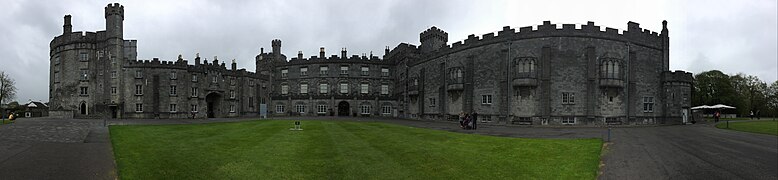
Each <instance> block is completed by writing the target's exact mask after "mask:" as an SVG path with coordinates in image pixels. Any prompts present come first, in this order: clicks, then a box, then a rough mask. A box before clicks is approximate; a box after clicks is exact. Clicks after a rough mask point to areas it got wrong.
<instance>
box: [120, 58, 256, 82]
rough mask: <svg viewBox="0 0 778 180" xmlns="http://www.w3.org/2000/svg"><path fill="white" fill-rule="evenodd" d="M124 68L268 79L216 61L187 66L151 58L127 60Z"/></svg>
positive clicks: (186, 64) (183, 62)
mask: <svg viewBox="0 0 778 180" xmlns="http://www.w3.org/2000/svg"><path fill="white" fill-rule="evenodd" d="M125 68H143V69H178V70H187V71H190V72H205V71H220V72H222V73H224V75H229V76H236V77H244V76H245V77H254V78H259V79H268V78H267V77H266V76H264V75H259V74H257V73H255V72H250V71H247V70H246V69H234V70H233V69H229V68H227V67H226V64H224V63H221V64H219V63H218V61H214V62H213V63H209V62H207V61H205V62H204V63H202V64H194V65H191V64H189V61H187V60H184V59H179V60H176V61H164V60H160V59H159V58H153V59H151V60H129V61H127V65H125Z"/></svg>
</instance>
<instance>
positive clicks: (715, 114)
mask: <svg viewBox="0 0 778 180" xmlns="http://www.w3.org/2000/svg"><path fill="white" fill-rule="evenodd" d="M720 117H721V112H719V111H716V113H714V114H713V118H715V119H716V122H719V118H720Z"/></svg>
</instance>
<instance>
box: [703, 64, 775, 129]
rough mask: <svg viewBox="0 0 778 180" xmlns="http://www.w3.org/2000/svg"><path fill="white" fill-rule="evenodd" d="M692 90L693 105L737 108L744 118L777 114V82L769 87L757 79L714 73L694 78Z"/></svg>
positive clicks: (748, 76)
mask: <svg viewBox="0 0 778 180" xmlns="http://www.w3.org/2000/svg"><path fill="white" fill-rule="evenodd" d="M692 91H693V92H692V94H693V96H692V106H700V105H709V106H710V105H716V104H725V105H729V106H734V107H736V108H737V109H736V110H734V111H735V112H737V114H738V115H739V116H741V117H748V116H749V115H751V112H753V113H754V115H759V116H763V117H766V116H772V117H775V116H777V115H778V80H776V81H775V82H772V83H770V84H769V85H768V84H767V83H765V82H764V81H762V80H760V79H759V78H758V77H756V76H752V75H747V74H743V73H737V74H735V75H734V76H729V75H727V74H724V73H723V72H721V71H719V70H711V71H706V72H702V73H699V74H696V75H694V88H693V90H692Z"/></svg>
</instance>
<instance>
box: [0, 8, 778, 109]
mask: <svg viewBox="0 0 778 180" xmlns="http://www.w3.org/2000/svg"><path fill="white" fill-rule="evenodd" d="M113 2H119V3H121V4H123V5H124V6H125V21H124V37H125V39H137V40H138V58H139V59H150V58H153V57H159V58H161V59H163V60H172V59H174V58H176V57H177V56H178V54H183V56H184V58H185V59H193V58H194V55H195V53H198V52H199V53H200V54H201V56H203V57H208V58H209V59H212V57H213V56H219V60H222V61H227V60H231V59H236V60H237V62H238V67H242V68H246V69H248V70H250V71H254V68H255V66H254V56H255V55H257V54H258V53H259V48H260V47H264V48H265V49H266V51H270V50H269V49H270V41H271V40H272V39H275V38H278V39H281V40H282V41H283V46H282V52H283V53H285V54H287V56H289V57H293V56H296V53H297V51H300V50H301V51H303V53H304V55H305V57H309V56H311V55H318V49H319V47H321V46H324V47H325V48H326V51H327V55H328V56H329V55H331V54H339V50H340V48H342V47H346V48H348V51H349V54H350V55H351V54H361V53H370V51H372V52H373V53H374V54H375V55H377V56H382V55H383V52H384V47H385V46H390V47H395V46H396V45H397V44H398V43H401V42H408V43H411V44H417V45H418V44H419V33H420V32H421V31H423V30H425V29H427V28H429V27H430V26H437V27H439V28H441V29H443V30H445V31H447V32H448V33H449V44H451V43H453V42H456V41H460V40H464V39H466V38H467V35H469V34H475V35H478V36H480V35H482V34H486V33H490V32H496V31H499V30H501V29H502V26H511V27H513V28H516V29H518V27H523V26H535V25H538V24H541V23H542V21H544V20H550V21H551V22H552V23H555V24H562V23H570V24H585V23H586V22H587V21H594V22H595V23H596V24H597V25H599V26H603V28H604V27H612V28H617V29H620V30H623V29H626V26H627V22H628V21H634V22H637V23H640V26H641V27H642V28H645V29H649V30H652V31H661V29H662V27H661V26H662V25H661V21H662V20H667V21H668V22H669V23H668V29H669V30H670V39H671V42H670V56H671V57H670V69H680V70H687V71H691V72H694V73H699V72H702V71H706V70H711V69H719V70H722V71H724V72H725V73H728V74H735V73H738V72H743V73H746V74H750V75H757V76H759V78H760V79H762V80H764V81H766V82H768V83H770V82H773V81H775V80H776V78H778V54H777V51H776V50H778V36H776V34H778V19H777V17H778V15H777V14H776V12H777V10H776V4H777V3H776V1H775V0H743V1H720V0H714V1H709V0H700V1H669V0H668V1H656V2H655V1H623V0H614V1H576V0H571V1H549V2H547V1H462V0H441V1H430V0H423V1H418V0H386V1H364V0H353V1H308V0H278V1H218V0H213V1H208V0H193V1H161V0H155V1H138V0H133V1H92V0H81V1H61V0H40V1H38V0H35V1H28V0H0V3H2V5H1V6H0V22H2V23H3V25H2V26H0V71H6V72H8V73H10V74H11V76H12V77H14V79H16V81H17V88H18V89H19V92H18V93H17V96H18V97H17V100H19V101H27V100H28V99H33V100H43V101H44V102H45V101H48V79H49V78H48V75H49V73H48V59H49V58H48V56H49V54H48V51H49V47H48V45H49V42H50V41H51V39H52V38H54V37H55V36H57V35H60V34H61V33H62V17H63V16H64V15H65V14H71V15H73V30H74V31H99V30H104V29H105V19H104V14H103V7H105V5H107V4H108V3H113ZM560 26H561V25H560Z"/></svg>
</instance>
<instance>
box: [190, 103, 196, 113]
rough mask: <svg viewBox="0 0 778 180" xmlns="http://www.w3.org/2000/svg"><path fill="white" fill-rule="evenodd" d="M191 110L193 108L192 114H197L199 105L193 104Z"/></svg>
mask: <svg viewBox="0 0 778 180" xmlns="http://www.w3.org/2000/svg"><path fill="white" fill-rule="evenodd" d="M191 108H192V109H191V110H190V111H192V112H197V104H192V105H191Z"/></svg>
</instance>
